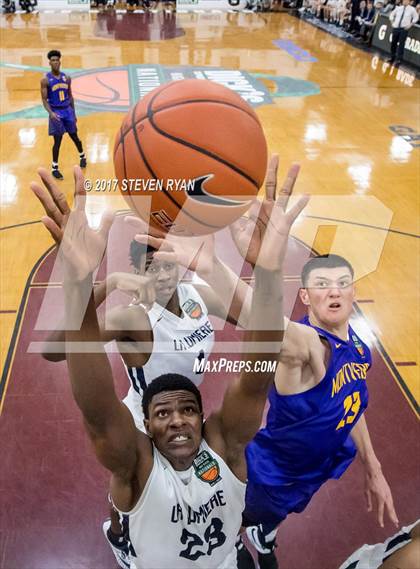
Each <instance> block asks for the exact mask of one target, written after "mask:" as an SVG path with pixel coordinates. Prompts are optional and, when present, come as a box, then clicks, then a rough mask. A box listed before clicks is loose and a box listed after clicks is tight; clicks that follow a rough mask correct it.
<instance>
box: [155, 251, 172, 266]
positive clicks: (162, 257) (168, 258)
mask: <svg viewBox="0 0 420 569" xmlns="http://www.w3.org/2000/svg"><path fill="white" fill-rule="evenodd" d="M153 258H154V259H156V260H158V261H163V262H164V263H178V257H177V254H176V253H173V252H171V251H158V252H156V253H155V254H154V255H153Z"/></svg>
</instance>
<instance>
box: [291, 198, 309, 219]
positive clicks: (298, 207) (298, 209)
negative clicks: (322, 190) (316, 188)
mask: <svg viewBox="0 0 420 569" xmlns="http://www.w3.org/2000/svg"><path fill="white" fill-rule="evenodd" d="M310 199H311V197H310V196H308V195H304V196H302V197H300V198H299V199H298V201H297V202H296V203H295V204H294V205H293V206H292V207H291V208H290V209H289V211H288V212H287V214H286V217H287V219H288V221H289V223H290V224H292V223H293V222H294V221H295V220H296V219H297V218H298V217H299V215H300V214H301V213H302V211H303V210H304V209H305V207H306V206H307V205H308V202H309V200H310Z"/></svg>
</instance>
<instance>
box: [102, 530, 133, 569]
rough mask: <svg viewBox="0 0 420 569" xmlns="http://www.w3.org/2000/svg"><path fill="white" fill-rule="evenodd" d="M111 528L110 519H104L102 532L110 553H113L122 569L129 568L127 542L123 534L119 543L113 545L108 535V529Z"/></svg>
mask: <svg viewBox="0 0 420 569" xmlns="http://www.w3.org/2000/svg"><path fill="white" fill-rule="evenodd" d="M110 528H111V520H106V521H105V522H104V523H103V525H102V531H103V532H104V536H105V539H106V540H107V542H108V544H109V546H110V548H111V549H112V553H113V554H114V555H115V559H116V560H117V563H118V565H119V566H120V567H122V569H130V551H129V546H130V544H129V542H128V541H127V539H126V538H125V537H124V536H121V537H120V538H119V540H118V541H119V542H120V544H119V545H118V546H117V545H114V543H113V542H112V541H111V540H110V539H109V537H108V530H109V529H110Z"/></svg>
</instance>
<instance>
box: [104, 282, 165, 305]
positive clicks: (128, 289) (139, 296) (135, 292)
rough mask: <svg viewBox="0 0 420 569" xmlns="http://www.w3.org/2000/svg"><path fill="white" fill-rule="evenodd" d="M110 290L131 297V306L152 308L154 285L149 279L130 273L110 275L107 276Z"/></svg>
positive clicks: (154, 297)
mask: <svg viewBox="0 0 420 569" xmlns="http://www.w3.org/2000/svg"><path fill="white" fill-rule="evenodd" d="M108 282H109V284H110V288H111V289H112V290H115V289H116V290H120V291H121V292H124V293H125V294H128V295H129V296H131V304H135V305H139V304H143V305H146V308H149V307H151V306H152V304H153V303H154V302H155V300H156V293H155V287H154V283H153V281H152V279H151V278H149V277H147V276H143V275H133V274H132V273H112V274H110V275H109V276H108Z"/></svg>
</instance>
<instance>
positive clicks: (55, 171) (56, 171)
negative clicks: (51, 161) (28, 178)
mask: <svg viewBox="0 0 420 569" xmlns="http://www.w3.org/2000/svg"><path fill="white" fill-rule="evenodd" d="M51 174H52V175H53V176H54V178H55V179H56V180H64V176H63V174H62V173H61V172H60V170H59V169H58V168H53V169H52V170H51Z"/></svg>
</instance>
